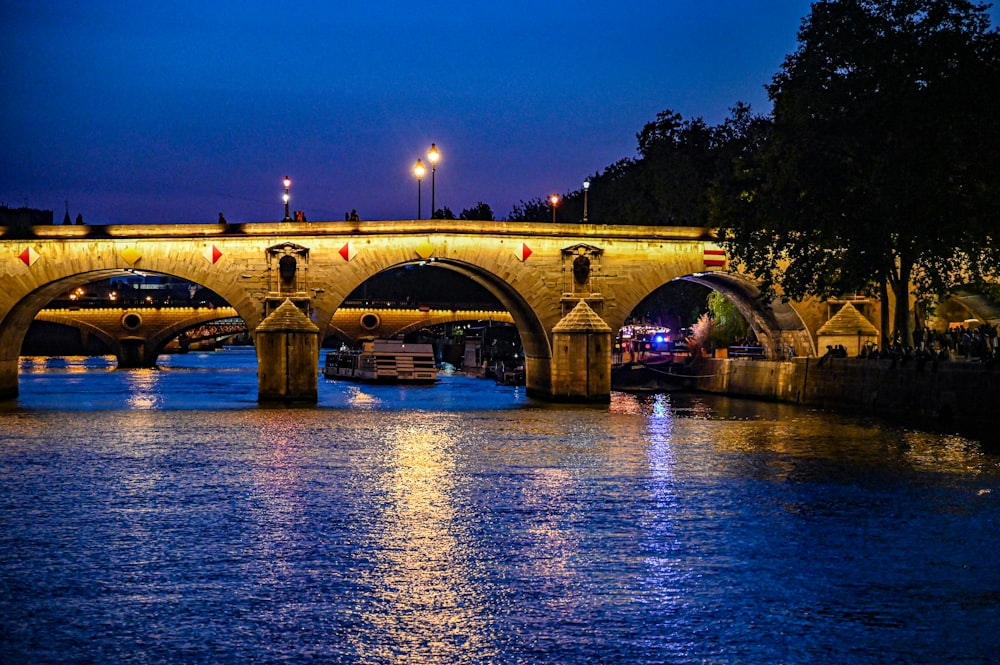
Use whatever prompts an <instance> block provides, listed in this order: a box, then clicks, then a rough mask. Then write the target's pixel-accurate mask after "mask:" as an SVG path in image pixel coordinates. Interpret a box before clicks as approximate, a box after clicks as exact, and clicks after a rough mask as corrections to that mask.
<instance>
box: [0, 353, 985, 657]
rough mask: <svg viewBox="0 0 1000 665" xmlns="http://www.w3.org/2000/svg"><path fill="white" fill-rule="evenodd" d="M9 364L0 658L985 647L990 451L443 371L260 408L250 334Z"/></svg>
mask: <svg viewBox="0 0 1000 665" xmlns="http://www.w3.org/2000/svg"><path fill="white" fill-rule="evenodd" d="M113 367H114V365H113V362H112V361H110V360H107V359H79V358H67V359H54V358H45V359H43V358H32V359H25V360H24V361H23V362H22V367H21V375H20V387H21V396H20V398H19V399H18V400H17V402H16V403H9V404H7V405H6V406H4V407H3V409H2V410H0V425H2V427H0V662H4V663H8V662H9V663H22V662H23V663H109V662H123V663H234V664H235V663H248V662H254V663H312V662H333V663H338V662H339V663H372V664H375V663H525V664H527V663H595V662H601V663H733V664H736V663H740V664H746V663H761V664H763V663H768V664H773V663H879V664H880V665H881V664H884V663H945V662H947V663H988V662H995V658H996V654H997V653H998V649H1000V635H998V632H997V631H996V628H995V627H996V626H998V625H1000V569H998V567H997V566H996V565H995V552H996V551H997V548H998V546H1000V535H998V529H1000V458H998V457H997V456H994V455H991V454H988V453H985V452H983V451H982V450H981V449H980V447H979V446H978V444H976V443H975V442H973V441H970V440H966V439H962V438H958V437H949V436H942V435H939V434H930V433H923V432H919V431H908V430H905V429H901V428H896V427H892V426H889V425H886V424H878V423H874V422H871V421H867V420H862V419H859V418H851V417H845V416H837V415H831V414H828V413H821V412H816V411H807V410H803V409H798V408H793V407H788V406H779V405H774V404H762V403H754V402H745V401H737V400H727V399H718V398H708V397H704V396H678V395H654V396H648V397H635V396H630V395H625V394H615V395H614V397H613V400H612V404H611V405H610V407H607V406H601V407H567V406H553V405H547V404H543V403H538V402H534V401H532V400H529V399H527V398H526V397H525V396H524V394H523V389H517V388H510V387H498V386H495V385H493V384H492V383H491V382H487V381H482V380H476V379H471V378H468V377H462V376H445V377H444V378H443V380H442V381H441V382H440V383H439V384H438V385H436V386H433V387H418V388H394V387H373V386H360V385H356V384H350V383H334V382H328V381H325V380H323V379H321V380H320V394H319V405H318V406H317V407H315V408H300V409H269V408H260V407H258V406H257V405H256V402H255V400H256V376H255V370H256V364H255V362H254V357H253V352H252V350H234V351H226V352H224V353H216V354H201V355H197V354H190V355H186V356H171V357H164V358H163V369H160V370H134V371H116V370H114V368H113Z"/></svg>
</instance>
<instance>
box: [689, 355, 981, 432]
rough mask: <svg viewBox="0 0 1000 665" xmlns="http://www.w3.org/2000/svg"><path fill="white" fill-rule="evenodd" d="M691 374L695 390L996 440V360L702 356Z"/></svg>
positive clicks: (692, 385)
mask: <svg viewBox="0 0 1000 665" xmlns="http://www.w3.org/2000/svg"><path fill="white" fill-rule="evenodd" d="M694 372H695V373H696V374H697V376H696V377H695V378H693V379H692V380H691V383H690V385H691V387H692V388H693V389H695V390H697V391H700V392H708V393H717V394H723V395H730V396H734V397H749V398H754V399H765V400H772V401H779V402H790V403H795V404H802V405H805V406H815V407H819V408H824V409H831V410H838V411H849V412H851V413H860V414H866V415H873V416H881V417H886V418H888V419H891V420H896V421H902V422H906V423H913V424H915V425H917V424H919V425H922V426H928V425H929V426H932V427H934V428H936V429H941V430H945V431H954V432H958V433H961V434H964V435H967V436H971V437H973V438H978V439H981V440H983V441H984V442H987V441H988V442H989V443H992V444H998V445H1000V365H993V364H984V363H980V362H962V361H952V362H933V361H924V362H917V361H915V360H910V361H908V362H901V361H893V360H890V359H882V360H867V359H861V358H827V359H826V360H825V361H824V362H823V363H822V364H821V363H820V361H819V359H817V358H795V359H793V360H790V361H765V360H745V359H716V358H708V359H704V360H703V361H700V362H699V363H698V364H697V369H695V370H694Z"/></svg>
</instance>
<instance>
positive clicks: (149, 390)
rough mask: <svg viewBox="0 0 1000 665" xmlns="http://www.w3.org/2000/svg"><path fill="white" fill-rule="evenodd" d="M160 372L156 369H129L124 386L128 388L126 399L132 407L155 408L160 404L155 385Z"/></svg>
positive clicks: (157, 382)
mask: <svg viewBox="0 0 1000 665" xmlns="http://www.w3.org/2000/svg"><path fill="white" fill-rule="evenodd" d="M159 380H160V373H159V370H156V369H130V370H128V378H127V380H126V381H125V387H126V388H127V390H128V398H127V400H126V402H127V404H128V406H129V408H132V409H155V408H156V407H157V406H159V404H160V395H159V394H157V393H158V389H157V385H158V384H159Z"/></svg>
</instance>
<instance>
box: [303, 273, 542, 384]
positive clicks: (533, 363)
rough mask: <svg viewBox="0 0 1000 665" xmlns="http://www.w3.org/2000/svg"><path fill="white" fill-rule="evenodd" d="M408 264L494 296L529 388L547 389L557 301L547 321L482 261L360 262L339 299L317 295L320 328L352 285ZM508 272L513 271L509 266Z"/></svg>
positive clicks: (325, 325) (325, 326)
mask: <svg viewBox="0 0 1000 665" xmlns="http://www.w3.org/2000/svg"><path fill="white" fill-rule="evenodd" d="M507 262H510V263H512V264H513V263H515V262H516V259H515V258H514V257H513V255H511V256H510V258H509V259H507V258H506V256H505V257H504V258H503V259H502V260H501V261H500V264H501V267H502V266H503V264H505V263H507ZM407 265H420V266H425V267H429V268H432V269H435V270H448V271H451V272H454V273H455V274H457V275H460V276H462V277H465V278H467V279H469V280H471V281H472V282H474V283H476V284H478V285H479V286H481V287H483V288H484V289H485V290H486V291H487V292H488V293H490V294H491V295H492V296H493V297H494V298H496V299H497V300H498V301H499V302H500V304H501V305H502V306H503V308H504V309H505V310H506V311H507V312H508V313H509V314H510V317H511V321H512V322H513V323H514V325H515V327H516V328H517V332H518V334H519V335H520V337H521V345H522V347H523V349H524V355H525V377H526V381H527V386H528V392H534V391H538V392H539V393H543V394H544V393H545V392H546V391H548V389H549V386H550V384H551V357H552V354H551V346H550V343H549V338H548V335H547V332H546V331H547V329H550V328H551V326H552V325H554V324H555V322H557V321H558V320H559V318H560V317H559V308H558V303H556V306H555V307H551V308H548V309H550V310H551V311H550V316H551V318H552V321H551V323H548V325H546V323H547V322H546V321H545V320H543V319H542V317H541V316H539V312H540V311H541V312H543V313H544V312H545V311H546V309H547V308H546V307H544V306H542V305H541V303H539V302H537V301H536V302H534V303H532V302H530V301H529V297H530V296H529V295H528V294H526V293H524V292H523V290H522V289H521V288H519V285H517V284H515V283H514V282H513V281H510V280H507V279H504V278H503V277H502V276H501V274H500V271H498V270H496V267H493V269H490V268H487V267H485V266H483V265H476V264H473V263H471V262H469V261H465V260H461V259H457V258H450V257H441V258H428V259H411V258H407V259H405V260H402V261H398V260H397V261H391V260H385V261H383V262H380V263H373V264H369V265H365V266H359V269H358V270H357V271H356V272H355V273H354V275H353V276H352V277H353V278H352V279H351V280H349V281H347V282H346V283H341V284H340V285H338V287H339V288H338V296H339V302H336V303H334V302H333V300H334V297H324V296H326V295H328V294H326V293H324V294H320V295H318V296H317V297H316V299H315V300H314V306H315V308H316V323H317V325H319V326H320V329H321V330H328V329H330V321H331V320H332V318H333V314H334V312H335V310H336V309H337V308H338V307H339V306H340V305H341V304H342V303H343V302H344V301H345V300H346V298H347V296H348V295H349V294H351V293H353V292H354V291H355V289H357V288H358V287H360V286H361V285H362V284H363V283H364V282H365V281H367V280H368V279H371V278H372V277H374V276H375V275H377V274H379V273H381V272H384V271H387V270H392V269H395V268H401V267H405V266H407ZM511 272H514V271H513V270H511ZM330 332H340V334H343V332H342V331H334V330H333V329H330Z"/></svg>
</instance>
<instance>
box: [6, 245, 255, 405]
mask: <svg viewBox="0 0 1000 665" xmlns="http://www.w3.org/2000/svg"><path fill="white" fill-rule="evenodd" d="M97 259H98V260H100V257H97ZM81 264H83V265H81ZM157 267H159V266H157ZM58 268H59V270H51V271H48V272H47V273H45V274H41V275H40V279H38V281H37V283H30V282H29V283H28V284H27V289H28V290H27V291H26V292H25V293H23V294H21V297H20V299H18V300H16V301H15V302H13V303H11V306H10V308H9V310H8V312H7V314H6V316H4V317H3V319H2V322H0V397H10V396H13V395H16V394H17V372H18V359H19V355H20V350H21V346H22V344H23V342H24V338H25V335H27V332H28V328H29V327H30V325H31V323H32V322H33V321H34V320H35V318H36V317H37V316H38V314H39V312H41V310H43V309H44V308H45V306H46V305H48V304H49V303H51V302H52V301H53V300H55V299H57V298H58V297H59V296H61V295H63V294H64V293H66V292H68V291H71V290H73V289H76V288H77V287H82V286H84V285H86V284H90V283H91V282H95V281H100V280H104V279H110V278H114V277H123V276H130V275H134V274H135V271H134V270H129V269H124V268H110V269H108V268H93V267H91V266H88V265H86V261H83V260H81V261H75V262H66V263H65V264H61V265H59V266H58ZM142 272H143V273H146V274H156V275H165V276H170V277H177V278H180V279H185V280H187V281H190V282H193V283H198V284H200V285H201V286H204V287H205V288H209V289H211V290H212V291H213V292H215V293H216V294H217V295H219V296H220V297H222V298H224V299H225V298H226V295H223V293H220V291H222V292H227V291H228V292H229V294H230V297H234V298H235V299H237V300H238V301H239V302H240V305H241V306H242V310H241V309H240V308H238V307H235V306H234V307H233V309H232V310H230V314H229V316H233V315H238V316H241V317H244V320H246V318H247V317H249V318H250V320H256V321H259V320H260V318H261V308H260V307H259V306H255V305H259V303H258V302H257V301H255V300H252V299H248V298H246V297H245V295H241V292H237V291H235V290H233V289H232V288H227V287H226V284H225V283H221V284H213V285H211V286H210V285H208V284H205V283H203V281H202V282H199V280H198V279H192V277H193V276H194V275H193V274H192V271H185V270H183V269H182V270H171V269H159V270H153V269H150V268H144V269H143V270H142ZM199 277H203V275H199ZM220 287H221V288H220ZM214 318H220V317H219V316H218V315H216V316H214V317H213V319H214ZM89 329H91V330H93V331H94V333H95V334H97V335H98V336H99V338H100V339H101V340H102V341H109V340H110V341H111V342H112V344H111V346H112V348H114V347H115V346H116V345H120V344H121V342H120V341H119V340H114V339H113V338H111V337H109V336H108V335H107V334H106V333H104V332H102V331H99V330H98V329H97V328H93V327H91V328H89ZM175 336H176V335H175ZM128 339H130V338H128V337H127V336H126V337H122V338H121V340H128ZM170 339H171V338H166V339H159V338H158V339H156V340H154V341H153V343H152V344H150V343H149V341H148V340H142V339H139V338H135V337H134V336H133V337H132V338H131V340H132V342H131V345H129V344H128V343H126V345H125V346H130V348H131V349H132V350H133V354H137V353H139V354H142V355H143V356H144V360H141V361H138V362H136V363H130V364H139V365H146V364H151V362H155V359H156V356H157V355H159V352H161V351H162V350H163V347H164V346H165V345H166V343H167V342H168V341H169V340H170ZM122 348H124V347H122ZM154 350H155V353H154ZM151 354H152V355H151ZM150 357H151V358H152V361H150V360H149V358H150ZM121 362H122V355H121V354H119V364H120V365H121Z"/></svg>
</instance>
